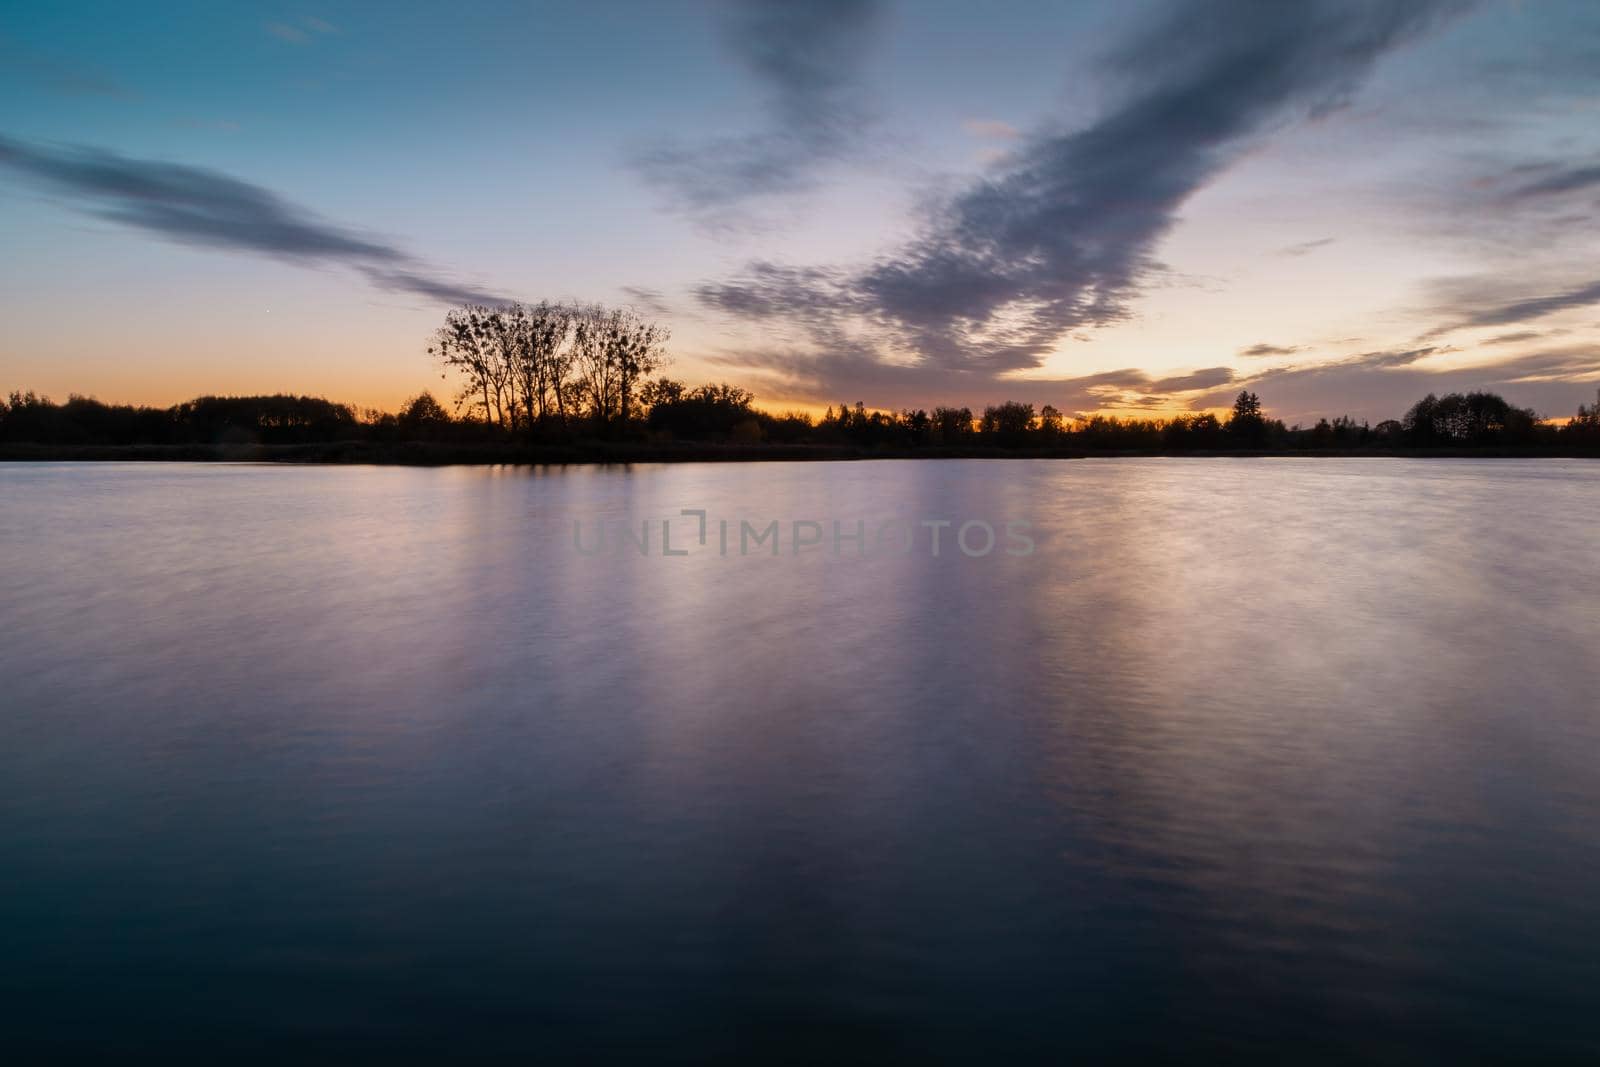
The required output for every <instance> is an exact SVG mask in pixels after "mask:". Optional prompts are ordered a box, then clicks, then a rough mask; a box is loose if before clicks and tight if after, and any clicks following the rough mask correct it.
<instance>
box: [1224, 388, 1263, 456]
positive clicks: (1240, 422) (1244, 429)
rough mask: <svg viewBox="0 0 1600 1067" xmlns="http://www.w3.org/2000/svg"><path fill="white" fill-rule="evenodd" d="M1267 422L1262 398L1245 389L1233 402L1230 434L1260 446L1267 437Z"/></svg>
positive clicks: (1229, 427) (1229, 425)
mask: <svg viewBox="0 0 1600 1067" xmlns="http://www.w3.org/2000/svg"><path fill="white" fill-rule="evenodd" d="M1266 432H1267V420H1266V419H1265V418H1263V417H1262V414H1261V398H1260V397H1259V396H1257V395H1256V394H1254V393H1252V392H1250V390H1248V389H1245V390H1243V391H1241V392H1240V393H1239V395H1238V397H1236V398H1235V399H1234V401H1233V414H1232V415H1230V416H1229V417H1228V434H1229V435H1230V436H1231V437H1233V438H1235V439H1236V440H1238V441H1240V442H1242V443H1244V444H1249V445H1258V444H1260V443H1261V442H1262V440H1263V439H1264V438H1265V437H1266Z"/></svg>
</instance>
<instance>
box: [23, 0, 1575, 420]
mask: <svg viewBox="0 0 1600 1067" xmlns="http://www.w3.org/2000/svg"><path fill="white" fill-rule="evenodd" d="M0 11H3V14H0V234H3V235H4V249H5V254H4V256H3V257H0V324H3V326H0V391H6V390H10V389H34V390H38V391H40V392H47V393H50V394H51V395H53V396H55V397H56V398H58V399H62V398H65V396H66V395H67V394H68V393H83V394H92V395H95V396H98V397H100V398H101V399H103V400H108V401H119V402H141V403H158V404H168V403H172V402H175V401H178V400H181V399H185V398H187V397H190V396H193V395H195V394H198V393H204V392H215V393H229V392H232V393H239V392H275V391H292V392H301V393H313V394H321V395H326V396H328V397H330V398H332V399H337V400H344V401H350V402H353V403H356V404H358V405H363V406H365V405H373V406H383V407H389V408H392V407H394V406H395V405H397V404H398V403H399V401H400V400H401V399H402V398H403V397H405V396H408V395H411V394H414V393H416V392H418V391H420V390H422V389H425V388H431V389H434V390H436V391H438V392H440V393H441V394H444V393H446V392H447V391H448V389H449V387H448V386H447V385H446V384H445V383H443V382H441V381H440V380H439V374H438V371H437V370H435V369H434V368H433V367H432V366H431V365H430V362H429V359H428V356H427V354H426V351H425V349H426V345H427V339H428V335H429V333H430V332H431V330H432V329H433V328H434V327H435V326H436V325H437V323H438V321H439V319H440V317H441V316H442V315H443V313H444V311H445V310H446V309H447V308H448V306H449V305H450V304H451V303H452V302H455V301H459V300H464V299H485V300H495V299H502V298H516V299H525V300H538V299H541V298H552V299H557V298H560V299H565V298H574V299H584V300H600V301H606V302H615V303H632V304H634V305H635V306H637V307H638V308H639V309H640V310H641V311H644V312H646V313H647V314H650V315H653V316H656V317H659V318H660V319H661V320H662V321H664V322H665V323H667V324H668V325H669V326H670V328H671V330H672V342H671V345H670V351H671V353H672V356H673V360H674V363H673V367H672V370H671V374H672V376H674V377H677V378H682V379H685V380H687V381H689V382H691V383H696V382H700V381H705V380H711V379H726V380H729V381H733V382H736V383H738V384H742V385H745V386H747V387H749V388H751V389H753V390H754V391H755V392H756V394H757V397H758V403H760V404H761V405H762V406H765V407H768V408H774V409H779V408H784V407H788V406H807V407H810V406H818V407H820V406H821V405H823V404H828V403H836V402H838V401H849V402H854V401H857V400H861V401H864V402H865V403H866V404H867V405H868V406H873V407H896V408H898V407H904V406H932V405H934V404H939V403H949V402H957V403H965V404H970V405H975V406H976V405H982V404H985V403H990V402H994V401H997V400H1001V399H1020V400H1026V401H1031V402H1033V403H1035V404H1045V403H1050V404H1054V405H1055V406H1056V407H1058V408H1060V409H1062V410H1063V411H1067V412H1088V411H1094V410H1104V411H1115V412H1118V413H1121V414H1131V413H1141V412H1143V413H1162V414H1166V413H1171V412H1174V411H1177V410H1182V409H1188V408H1206V407H1217V406H1223V405H1226V403H1227V402H1228V400H1229V399H1230V398H1231V396H1232V395H1233V394H1234V393H1236V392H1237V391H1238V390H1239V389H1240V388H1241V387H1242V386H1248V387H1250V388H1252V389H1254V390H1256V391H1258V392H1259V393H1260V394H1261V396H1262V399H1263V401H1264V402H1265V404H1266V406H1267V408H1268V411H1269V413H1271V414H1273V415H1275V416H1278V417H1281V418H1284V419H1286V420H1287V421H1289V422H1295V421H1303V420H1307V419H1314V418H1315V417H1316V416H1317V415H1320V414H1328V415H1335V414H1340V413H1346V412H1347V413H1350V414H1352V415H1355V416H1357V417H1358V418H1368V419H1371V420H1374V421H1376V420H1379V419H1383V418H1389V417H1395V416H1398V415H1399V414H1400V413H1401V412H1403V410H1404V409H1405V407H1407V406H1408V405H1409V404H1410V403H1411V402H1412V401H1413V400H1415V399H1416V398H1418V397H1420V396H1421V395H1422V394H1424V393H1426V392H1429V391H1434V392H1444V391H1447V390H1454V389H1464V388H1474V387H1485V388H1490V389H1494V390H1496V391H1499V392H1502V393H1504V394H1505V395H1506V396H1507V397H1508V398H1510V399H1512V400H1514V401H1515V402H1517V403H1520V404H1524V405H1528V406H1532V407H1534V408H1536V409H1537V410H1539V411H1540V412H1541V413H1542V414H1545V415H1550V416H1556V417H1565V416H1567V415H1570V414H1571V413H1572V412H1573V411H1574V410H1575V408H1576V406H1577V405H1578V404H1579V403H1580V402H1582V401H1586V400H1589V399H1591V398H1592V397H1593V396H1594V394H1595V390H1596V387H1597V382H1600V256H1597V253H1600V237H1597V235H1600V3H1595V2H1593V0H1570V2H1565V0H1523V2H1513V0H1485V2H1479V3H1461V2H1424V0H1410V2H1403V3H1388V2H1372V0H1307V2H1299V3H1273V2H1245V0H1224V2H1215V0H1208V2H1191V0H1179V2H1174V0H1153V2H1150V3H1140V4H1125V3H1119V2H1105V3H1082V4H1064V3H1060V2H1047V0H1039V2H1017V3H1003V4H999V3H997V4H974V3H970V2H944V0H901V2H899V3H882V2H876V0H831V2H817V0H812V2H810V3H806V4H779V3H775V2H760V3H756V2H746V3H736V2H732V0H729V2H710V0H707V2H699V0H641V2H629V3H622V2H614V3H603V2H596V0H589V2H573V3H565V2H561V3H556V2H549V3H527V2H524V3H463V4H455V5H427V6H426V9H425V10H424V9H422V6H421V5H417V6H416V9H414V8H413V5H406V4H360V3H313V4H308V5H305V6H298V5H294V4H289V5H281V6H280V5H277V4H272V3H259V4H258V3H250V4H216V3H205V2H193V3H164V4H160V5H147V4H141V5H130V4H125V3H110V2H108V3H102V4H92V3H74V2H61V3H50V4H45V3H19V2H16V0H7V2H6V3H5V4H4V6H3V8H0Z"/></svg>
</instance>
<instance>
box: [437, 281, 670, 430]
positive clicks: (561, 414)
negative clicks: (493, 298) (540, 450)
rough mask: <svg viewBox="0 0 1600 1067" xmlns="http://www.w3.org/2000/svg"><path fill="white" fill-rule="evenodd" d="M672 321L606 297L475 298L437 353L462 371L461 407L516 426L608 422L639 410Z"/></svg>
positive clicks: (450, 368)
mask: <svg viewBox="0 0 1600 1067" xmlns="http://www.w3.org/2000/svg"><path fill="white" fill-rule="evenodd" d="M667 336H668V334H667V330H666V328H665V327H664V326H661V325H659V324H657V323H654V322H650V321H648V320H646V319H643V318H641V317H640V316H639V315H638V314H636V313H635V312H633V311H632V310H631V309H628V308H609V307H605V306H603V305H600V304H559V303H551V302H549V301H543V302H541V303H538V304H509V305H506V306H504V307H494V308H492V307H486V306H484V305H481V304H467V305H464V306H462V307H458V308H455V309H453V310H452V311H450V312H449V313H448V314H447V315H446V316H445V321H444V325H443V326H441V327H439V329H438V331H437V332H435V334H434V338H433V343H432V345H430V346H429V348H428V354H429V355H431V356H433V357H434V358H435V359H436V360H437V361H438V362H439V364H440V365H441V367H442V368H444V369H445V370H446V371H447V372H455V373H456V374H457V375H459V376H460V378H461V380H462V383H463V384H462V386H461V391H460V393H459V394H458V395H457V397H456V409H457V411H458V412H459V411H461V410H462V409H465V410H467V411H468V412H469V413H470V414H472V415H474V416H476V417H477V418H479V419H481V420H482V421H484V422H487V423H490V424H492V425H494V426H497V427H499V428H500V429H501V430H503V431H506V432H508V433H512V434H524V435H530V436H531V435H536V434H540V433H541V432H548V431H551V430H555V431H557V432H560V433H565V432H568V431H570V429H571V428H572V425H573V423H574V422H575V421H578V420H587V422H588V423H589V424H590V426H591V427H592V428H593V429H595V430H597V431H599V432H602V433H604V432H607V431H609V430H610V429H611V428H613V427H615V426H617V425H626V424H627V423H628V422H629V421H630V420H631V419H633V418H635V417H636V416H637V415H638V413H639V410H638V394H639V389H640V386H641V385H642V384H643V383H644V382H645V380H646V379H648V378H649V376H650V375H652V374H654V373H655V372H656V371H657V370H658V369H659V368H660V367H661V366H662V365H664V363H665V362H666V352H665V348H664V346H665V344H666V341H667Z"/></svg>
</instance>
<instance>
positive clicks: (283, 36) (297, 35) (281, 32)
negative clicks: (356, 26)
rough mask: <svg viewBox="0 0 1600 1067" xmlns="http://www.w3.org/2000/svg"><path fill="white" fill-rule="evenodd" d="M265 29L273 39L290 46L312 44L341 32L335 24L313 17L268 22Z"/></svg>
mask: <svg viewBox="0 0 1600 1067" xmlns="http://www.w3.org/2000/svg"><path fill="white" fill-rule="evenodd" d="M264 29H265V30H266V31H267V32H268V33H269V34H271V35H272V36H273V37H276V38H277V39H278V40H280V41H284V42H287V43H288V44H310V43H311V42H312V41H313V40H314V39H316V38H317V37H324V36H327V35H328V34H330V33H338V32H339V28H338V27H337V26H335V25H334V24H333V23H331V22H328V21H327V20H325V19H319V18H315V17H313V16H311V15H305V16H302V17H300V18H297V19H286V20H283V21H278V22H268V23H267V24H266V25H265V27H264Z"/></svg>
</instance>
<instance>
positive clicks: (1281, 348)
mask: <svg viewBox="0 0 1600 1067" xmlns="http://www.w3.org/2000/svg"><path fill="white" fill-rule="evenodd" d="M1301 347H1302V346H1300V345H1269V344H1265V343H1262V344H1258V345H1251V346H1250V347H1249V348H1241V349H1239V354H1240V355H1241V356H1251V357H1265V356H1288V355H1293V354H1294V353H1296V352H1299V351H1300V350H1301Z"/></svg>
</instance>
